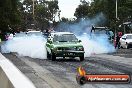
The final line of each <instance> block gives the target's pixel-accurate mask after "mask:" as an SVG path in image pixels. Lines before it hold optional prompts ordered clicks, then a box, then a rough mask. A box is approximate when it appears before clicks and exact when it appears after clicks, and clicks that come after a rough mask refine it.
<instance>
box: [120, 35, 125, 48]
mask: <svg viewBox="0 0 132 88" xmlns="http://www.w3.org/2000/svg"><path fill="white" fill-rule="evenodd" d="M120 43H121V46H122V47H125V45H126V35H124V36H122V37H121V39H120Z"/></svg>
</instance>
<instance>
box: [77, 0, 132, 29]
mask: <svg viewBox="0 0 132 88" xmlns="http://www.w3.org/2000/svg"><path fill="white" fill-rule="evenodd" d="M117 1H118V18H116V11H115V9H116V0H93V1H92V2H91V3H90V5H88V4H87V6H86V4H81V5H79V6H78V8H77V9H76V11H75V16H76V17H77V18H80V17H89V18H92V17H94V16H95V15H96V14H98V13H100V12H101V13H103V14H104V15H105V17H106V19H107V21H106V24H105V25H106V26H108V27H111V28H113V29H114V28H115V27H118V26H119V25H120V24H122V23H123V22H125V21H127V20H131V19H132V0H117ZM82 14H83V15H82ZM89 14H90V15H89Z"/></svg>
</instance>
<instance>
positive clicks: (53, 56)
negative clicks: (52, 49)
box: [51, 53, 56, 61]
mask: <svg viewBox="0 0 132 88" xmlns="http://www.w3.org/2000/svg"><path fill="white" fill-rule="evenodd" d="M51 59H52V61H55V60H56V55H55V54H54V53H52V55H51Z"/></svg>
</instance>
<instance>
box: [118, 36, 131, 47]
mask: <svg viewBox="0 0 132 88" xmlns="http://www.w3.org/2000/svg"><path fill="white" fill-rule="evenodd" d="M120 46H121V47H122V48H126V49H128V48H130V47H132V34H124V35H123V36H122V37H121V38H120Z"/></svg>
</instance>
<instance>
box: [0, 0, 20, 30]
mask: <svg viewBox="0 0 132 88" xmlns="http://www.w3.org/2000/svg"><path fill="white" fill-rule="evenodd" d="M18 2H19V0H0V30H2V31H3V32H5V31H9V30H8V25H10V26H12V27H15V26H16V25H17V24H18V23H19V22H20V20H19V12H18V9H17V4H18Z"/></svg>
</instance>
